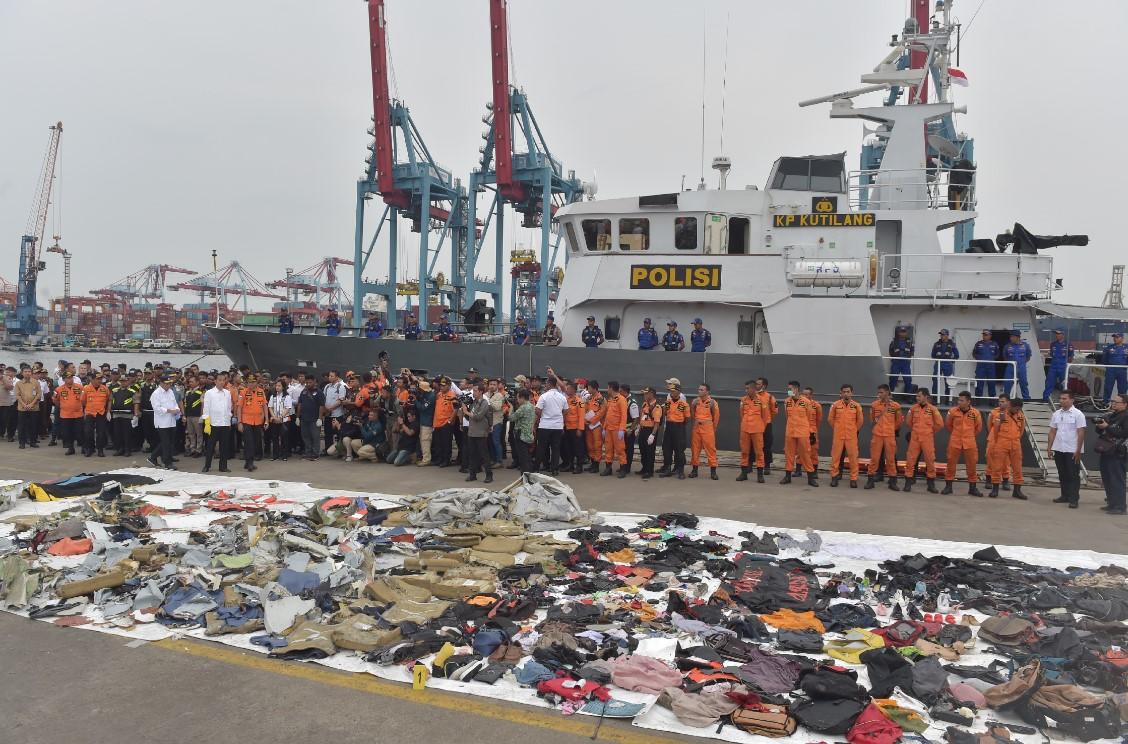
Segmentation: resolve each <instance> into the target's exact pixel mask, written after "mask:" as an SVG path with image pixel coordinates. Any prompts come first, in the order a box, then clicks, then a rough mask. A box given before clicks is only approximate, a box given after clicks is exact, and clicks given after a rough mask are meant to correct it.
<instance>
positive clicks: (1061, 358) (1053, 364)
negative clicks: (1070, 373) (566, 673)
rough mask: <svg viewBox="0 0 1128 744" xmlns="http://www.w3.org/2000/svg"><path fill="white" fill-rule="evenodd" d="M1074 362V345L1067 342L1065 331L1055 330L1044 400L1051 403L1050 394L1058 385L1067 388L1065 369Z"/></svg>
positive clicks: (1043, 393)
mask: <svg viewBox="0 0 1128 744" xmlns="http://www.w3.org/2000/svg"><path fill="white" fill-rule="evenodd" d="M1072 361H1073V344H1071V343H1069V342H1068V341H1066V340H1065V331H1063V330H1062V329H1061V328H1055V329H1054V340H1053V343H1051V344H1050V369H1049V371H1048V372H1046V389H1045V390H1044V391H1043V392H1042V400H1043V401H1045V402H1047V403H1049V402H1050V393H1052V392H1053V391H1054V390H1055V389H1056V388H1057V386H1058V385H1061V386H1062V388H1063V389H1064V388H1065V385H1066V382H1067V380H1066V379H1065V368H1066V367H1067V366H1068V365H1069V363H1070V362H1072Z"/></svg>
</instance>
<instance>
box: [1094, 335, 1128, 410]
mask: <svg viewBox="0 0 1128 744" xmlns="http://www.w3.org/2000/svg"><path fill="white" fill-rule="evenodd" d="M1101 364H1104V365H1105V389H1104V397H1105V400H1112V387H1113V385H1116V392H1117V393H1119V394H1120V395H1124V393H1125V392H1128V367H1124V366H1120V367H1112V366H1110V365H1113V364H1118V365H1128V345H1125V344H1124V334H1123V333H1119V332H1117V333H1114V334H1112V343H1111V344H1109V345H1108V346H1106V347H1104V353H1102V354H1101Z"/></svg>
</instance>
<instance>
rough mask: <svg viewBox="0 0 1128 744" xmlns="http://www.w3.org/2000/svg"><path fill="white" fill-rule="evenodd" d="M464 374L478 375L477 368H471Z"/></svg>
mask: <svg viewBox="0 0 1128 744" xmlns="http://www.w3.org/2000/svg"><path fill="white" fill-rule="evenodd" d="M466 372H467V373H468V374H471V375H476V374H478V368H477V367H471V368H470V369H468V370H466Z"/></svg>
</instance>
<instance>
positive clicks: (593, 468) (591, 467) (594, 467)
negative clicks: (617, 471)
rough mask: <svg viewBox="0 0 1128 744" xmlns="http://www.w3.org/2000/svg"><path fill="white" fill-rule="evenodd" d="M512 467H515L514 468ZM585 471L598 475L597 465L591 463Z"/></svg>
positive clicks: (596, 463)
mask: <svg viewBox="0 0 1128 744" xmlns="http://www.w3.org/2000/svg"><path fill="white" fill-rule="evenodd" d="M514 467H516V466H514ZM587 471H588V472H589V473H598V472H599V463H598V462H593V463H592V464H591V465H588V467H587Z"/></svg>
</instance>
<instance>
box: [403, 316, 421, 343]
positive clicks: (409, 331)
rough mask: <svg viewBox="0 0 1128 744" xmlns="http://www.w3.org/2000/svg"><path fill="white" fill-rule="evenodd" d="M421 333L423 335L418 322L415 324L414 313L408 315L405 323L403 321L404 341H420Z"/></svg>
mask: <svg viewBox="0 0 1128 744" xmlns="http://www.w3.org/2000/svg"><path fill="white" fill-rule="evenodd" d="M420 333H422V331H421V330H420V328H419V324H418V323H417V322H415V315H414V313H408V314H407V317H406V318H404V321H403V337H404V339H406V340H408V341H418V340H419V334H420Z"/></svg>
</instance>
